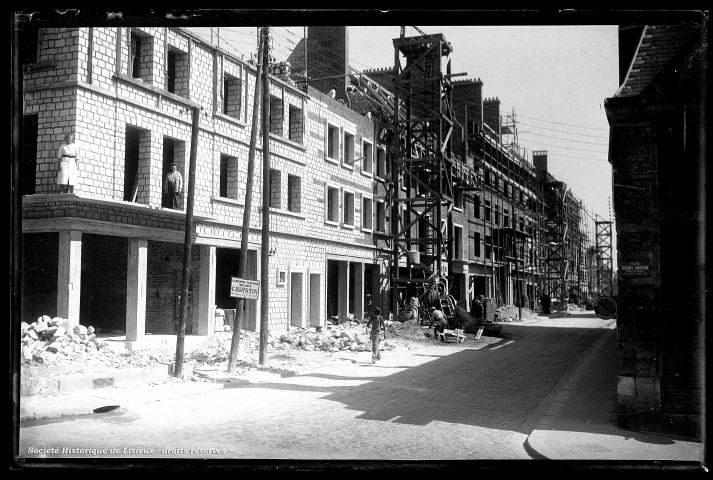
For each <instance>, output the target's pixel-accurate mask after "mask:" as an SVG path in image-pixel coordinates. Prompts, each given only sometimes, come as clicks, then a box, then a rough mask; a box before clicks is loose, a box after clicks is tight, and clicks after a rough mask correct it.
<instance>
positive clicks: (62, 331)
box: [20, 315, 107, 363]
mask: <svg viewBox="0 0 713 480" xmlns="http://www.w3.org/2000/svg"><path fill="white" fill-rule="evenodd" d="M20 331H21V338H22V358H23V360H27V361H34V362H37V363H51V361H52V360H55V359H56V356H57V355H61V356H64V357H83V356H90V355H93V356H96V355H98V354H99V352H100V350H103V349H106V346H107V345H106V342H105V341H103V340H100V339H99V338H98V337H97V336H96V333H95V332H94V328H93V327H85V326H84V325H72V324H71V323H70V321H69V320H67V319H64V318H60V317H54V318H50V317H49V316H47V315H43V316H41V317H39V318H38V319H37V320H36V321H34V322H32V323H31V324H28V323H26V322H22V323H21V324H20Z"/></svg>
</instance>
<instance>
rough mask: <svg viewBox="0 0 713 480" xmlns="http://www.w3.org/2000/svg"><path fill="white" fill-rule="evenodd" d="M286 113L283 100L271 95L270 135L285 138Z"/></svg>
mask: <svg viewBox="0 0 713 480" xmlns="http://www.w3.org/2000/svg"><path fill="white" fill-rule="evenodd" d="M283 117H284V112H283V111H282V99H281V98H277V97H275V96H272V95H270V133H274V134H275V135H279V136H283V135H284V132H283V127H282V121H283Z"/></svg>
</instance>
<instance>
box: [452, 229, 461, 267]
mask: <svg viewBox="0 0 713 480" xmlns="http://www.w3.org/2000/svg"><path fill="white" fill-rule="evenodd" d="M453 258H455V259H456V260H460V259H462V258H463V227H461V226H459V225H453Z"/></svg>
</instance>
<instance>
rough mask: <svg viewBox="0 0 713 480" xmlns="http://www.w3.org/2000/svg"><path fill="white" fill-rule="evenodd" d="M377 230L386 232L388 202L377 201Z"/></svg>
mask: <svg viewBox="0 0 713 480" xmlns="http://www.w3.org/2000/svg"><path fill="white" fill-rule="evenodd" d="M376 231H377V232H382V233H386V204H385V203H384V202H381V201H378V202H376Z"/></svg>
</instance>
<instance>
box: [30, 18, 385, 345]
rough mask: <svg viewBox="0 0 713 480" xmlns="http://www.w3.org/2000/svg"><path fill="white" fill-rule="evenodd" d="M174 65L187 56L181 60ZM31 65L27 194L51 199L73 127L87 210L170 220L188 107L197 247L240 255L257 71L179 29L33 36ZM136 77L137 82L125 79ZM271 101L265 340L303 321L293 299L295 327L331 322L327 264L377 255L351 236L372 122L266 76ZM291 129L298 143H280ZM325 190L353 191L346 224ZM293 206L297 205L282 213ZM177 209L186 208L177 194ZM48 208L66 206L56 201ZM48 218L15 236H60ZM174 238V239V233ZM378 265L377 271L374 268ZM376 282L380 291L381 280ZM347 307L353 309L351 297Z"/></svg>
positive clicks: (258, 181) (258, 160)
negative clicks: (169, 192) (335, 131)
mask: <svg viewBox="0 0 713 480" xmlns="http://www.w3.org/2000/svg"><path fill="white" fill-rule="evenodd" d="M132 33H134V34H136V35H137V37H138V38H139V41H140V43H141V53H140V55H141V58H140V59H139V61H138V65H139V72H138V73H136V72H134V71H133V70H132V63H131V36H132ZM169 51H170V52H172V53H171V54H172V55H175V58H176V59H177V60H176V61H175V75H174V77H175V82H176V83H175V90H174V92H175V93H170V92H168V91H167V90H166V85H167V81H168V77H167V75H169V72H168V61H167V58H168V55H169ZM181 59H184V60H185V59H188V62H187V63H186V62H185V61H184V60H181ZM39 62H44V63H43V64H42V65H44V66H43V67H42V68H39V67H38V68H29V69H28V70H27V71H26V73H25V78H24V92H25V93H24V113H25V115H37V125H38V126H37V158H36V162H37V163H36V165H37V166H36V170H35V195H55V194H56V192H57V189H56V185H55V178H56V174H57V168H58V166H57V159H56V152H57V149H58V147H59V145H60V143H61V141H62V140H63V138H64V135H65V133H68V132H70V131H72V132H74V133H75V135H76V141H77V144H78V146H79V156H78V164H79V171H80V181H79V183H78V184H77V185H75V189H74V191H75V194H76V195H77V196H79V197H82V198H84V199H87V200H89V201H90V202H91V201H96V202H104V203H106V202H109V203H111V204H115V205H117V206H119V208H123V207H121V206H122V205H128V204H131V208H132V209H135V207H136V206H137V205H138V206H142V207H144V208H147V209H156V210H158V211H163V210H165V214H166V215H169V216H175V215H176V212H175V211H174V210H168V209H162V189H163V181H164V177H165V175H166V165H167V159H166V158H164V155H165V153H164V152H165V148H166V147H165V142H168V143H169V144H170V145H171V148H172V150H171V151H172V152H173V154H172V155H173V157H172V158H170V159H168V160H170V161H175V162H176V163H177V164H178V166H179V171H180V172H181V173H182V174H183V178H184V182H185V187H184V193H187V191H188V183H189V176H190V172H189V171H188V169H189V161H190V152H191V128H192V123H191V122H192V117H191V113H192V108H194V107H198V108H200V122H199V135H198V149H197V158H196V169H195V196H194V200H195V201H194V210H193V214H194V229H195V245H196V246H195V247H194V248H197V246H199V245H201V246H213V247H219V248H232V249H238V248H240V237H241V226H242V219H243V211H244V205H245V193H246V188H247V168H248V158H249V144H250V133H251V122H252V114H253V112H252V108H253V95H254V89H255V68H254V67H253V66H251V65H249V64H247V63H245V62H243V61H242V60H240V59H237V58H234V57H231V56H230V55H228V54H227V53H226V52H224V51H222V50H218V49H216V48H215V47H213V46H210V45H208V44H204V43H202V42H201V41H200V40H198V39H197V37H194V36H191V35H190V34H188V33H187V32H185V31H183V30H181V29H171V28H165V27H140V28H129V27H120V28H108V27H93V28H90V27H81V28H51V29H49V28H48V29H43V30H41V37H40V54H39V57H38V65H39ZM225 74H227V75H228V76H229V77H230V79H231V81H233V82H237V83H232V84H230V85H231V86H230V87H229V88H227V89H224V75H225ZM137 75H138V76H139V77H140V78H134V77H136V76H137ZM237 85H239V88H237ZM225 91H228V92H229V94H230V95H232V94H234V92H239V93H237V95H240V98H239V99H235V98H234V99H232V100H231V102H233V103H232V105H236V103H235V102H238V104H239V107H238V111H235V110H230V109H228V111H227V113H228V114H225V113H223V111H224V110H223V105H224V104H225V102H226V101H227V100H226V99H224V98H223V96H224V93H225ZM186 92H187V95H185V93H186ZM270 94H271V96H272V97H274V98H275V99H277V101H276V102H275V103H274V104H275V105H281V111H280V112H272V114H271V121H272V122H281V123H280V124H279V126H275V128H274V131H276V132H278V133H279V134H275V133H271V134H270V147H269V148H270V167H271V168H272V169H274V170H276V171H278V172H279V179H280V180H279V188H276V190H275V192H279V199H277V198H276V201H277V200H279V202H278V203H277V204H275V206H274V207H273V208H271V209H270V232H271V234H270V237H271V238H270V245H271V248H272V247H274V249H275V254H274V255H273V256H271V257H270V260H269V261H270V270H269V272H270V273H269V285H270V309H269V313H268V317H269V328H270V331H271V332H273V333H275V332H280V331H283V330H285V329H287V328H289V326H290V323H291V321H292V322H293V323H294V322H295V321H298V320H295V319H299V318H300V316H299V315H296V314H295V312H292V310H291V308H292V307H291V305H298V304H301V305H302V306H303V309H304V312H303V313H304V314H303V315H302V316H301V317H302V318H303V322H302V323H303V326H309V325H324V323H325V321H326V315H327V309H326V303H327V302H326V293H325V292H327V290H328V289H329V288H332V289H333V288H334V286H331V287H329V286H328V285H327V271H328V264H327V261H328V260H329V259H335V260H338V261H340V262H354V264H362V265H368V264H377V260H376V259H377V258H378V257H379V255H377V252H376V248H375V247H374V245H375V242H374V239H373V237H372V233H371V231H368V230H367V231H364V230H363V229H362V228H361V226H362V218H361V215H362V213H363V212H362V198H363V197H366V198H370V199H374V198H375V182H374V178H373V176H371V175H364V174H363V173H362V166H361V163H360V161H359V159H360V157H361V155H362V152H361V150H362V145H363V141H364V140H366V141H367V142H368V143H370V144H371V145H373V146H374V151H376V147H377V142H376V141H375V140H374V139H373V131H374V126H373V123H372V121H371V120H369V119H366V118H364V117H362V116H360V115H358V114H356V113H354V112H351V114H344V112H345V110H346V109H345V108H343V107H342V106H341V105H339V104H338V103H337V102H335V101H334V100H333V99H331V98H328V97H322V98H317V97H316V96H310V95H308V94H306V93H305V92H303V91H301V90H298V89H297V88H295V87H293V86H291V85H289V84H287V83H284V82H282V81H280V80H277V79H275V78H272V79H271V84H270ZM317 96H319V94H318V93H317ZM327 124H331V125H333V126H336V127H337V128H339V135H340V137H339V145H338V146H337V151H338V152H339V158H338V159H337V160H336V161H330V160H328V159H325V148H326V142H327V139H326V129H327ZM300 129H301V130H300ZM129 132H130V134H131V135H135V137H131V138H137V139H138V140H137V144H136V145H138V147H137V153H135V154H134V153H131V154H130V153H129V152H127V151H126V150H127V144H130V142H127V135H129ZM290 132H292V136H293V138H295V139H297V140H301V143H298V142H295V141H292V140H290V139H289V138H290ZM344 132H347V133H348V134H350V135H353V143H354V151H353V153H351V154H350V156H351V158H352V159H357V160H356V161H354V162H353V163H352V164H350V165H348V164H346V163H345V158H344V145H343V141H344ZM257 138H258V142H257V150H256V152H255V167H254V174H253V193H252V210H251V212H250V215H251V216H250V228H251V232H250V242H249V243H250V249H259V246H260V235H261V228H262V225H261V221H262V219H261V211H262V183H263V182H262V145H261V135H260V134H258V137H257ZM132 145H133V144H132ZM132 148H133V147H132ZM132 155H136V158H137V159H138V160H137V163H136V165H135V167H134V166H132V165H130V162H127V158H130V157H131V156H132ZM224 156H227V157H231V161H232V163H231V166H230V167H229V168H228V169H227V170H226V172H227V173H224V175H226V176H227V178H226V179H224V180H223V181H225V182H226V183H227V189H228V194H227V195H226V196H223V197H221V157H224ZM133 168H135V169H136V188H135V200H134V199H133V198H127V195H129V197H130V196H131V195H130V193H131V191H132V190H131V187H132V185H133V183H134V179H133V176H130V172H133V170H131V169H133ZM290 179H291V180H290ZM326 185H331V186H336V187H337V188H339V189H340V198H343V192H344V191H345V189H346V191H348V192H351V193H353V195H354V197H353V226H349V225H344V222H343V220H344V215H343V213H342V212H340V215H339V222H338V223H336V224H331V223H328V222H326V221H325V218H326V215H325V208H326V205H327V201H326V198H325V186H326ZM127 192H129V193H127ZM132 200H134V201H132ZM278 205H279V206H278ZM290 205H292V206H293V210H298V211H290V209H289V208H290ZM295 205H299V208H296V207H295ZM375 205H376V204H375V203H374V204H373V206H372V209H371V215H372V216H373V217H372V220H371V222H370V223H371V224H372V225H373V224H374V223H375ZM180 206H181V209H182V210H183V211H184V212H185V208H186V197H185V196H184V197H183V198H182V199H181V205H180ZM342 207H343V206H342ZM57 208H58V209H61V208H62V207H61V202H60V205H59V206H58V207H57ZM131 211H133V210H131ZM129 216H130V215H129ZM55 217H56V218H54V219H53V224H52V225H53V226H50V225H49V223H42V222H41V221H40V220H37V221H36V223H33V224H32V225H31V227H28V228H26V229H24V232H26V233H32V232H33V231H48V230H50V231H62V230H64V229H65V228H69V227H65V226H63V223H62V222H63V221H68V219H67V218H66V217H63V216H62V214H57V215H56V216H55ZM69 223H71V222H69V221H68V223H67V225H69ZM110 223H111V222H105V223H101V224H99V225H92V228H96V229H99V230H101V229H105V230H106V231H107V232H112V233H111V234H113V235H119V236H122V235H121V233H117V232H121V229H117V228H116V225H110ZM118 223H121V222H119V221H118ZM129 223H131V222H129ZM72 225H74V224H72ZM79 225H80V226H79V227H76V225H75V226H74V228H78V229H79V230H82V228H84V227H83V225H84V224H83V223H80V224H79ZM141 236H142V235H141V230H138V231H136V230H132V233H131V234H130V235H129V234H128V233H127V238H128V237H132V238H135V237H138V238H141ZM146 238H149V236H148V235H147V236H146ZM172 238H174V240H171V241H174V242H175V236H174V237H172ZM59 255H60V256H61V255H62V252H60V253H59ZM258 257H259V256H258ZM377 265H378V264H377ZM377 268H381V271H382V272H383V271H384V267H383V266H380V267H377ZM280 270H283V271H286V272H287V279H288V281H287V283H286V285H284V286H278V285H277V275H278V271H280ZM201 271H203V270H201ZM208 271H209V270H208ZM258 272H259V270H258ZM293 273H294V274H295V275H303V280H302V285H303V286H302V290H301V291H296V290H293V289H292V287H291V285H290V278H292V277H291V275H292V274H293ZM192 274H193V275H195V276H197V275H198V274H199V273H198V271H197V270H196V271H194V272H192ZM213 274H215V272H213ZM311 275H319V277H316V276H315V277H312V276H311ZM295 278H297V277H295ZM317 278H319V282H320V288H319V290H320V293H319V295H320V298H319V304H320V309H319V315H320V318H319V319H318V320H317V321H315V319H314V312H313V311H308V309H310V308H314V305H316V303H315V301H314V300H313V299H311V297H310V284H311V282H312V281H314V282H317V280H316V279H317ZM379 283H383V282H379ZM315 285H316V283H315V284H314V285H312V287H314V286H315ZM373 288H374V289H377V288H379V285H374V286H373ZM382 288H383V285H382ZM331 291H333V290H331ZM202 294H203V293H202ZM332 294H334V295H337V294H338V293H337V292H335V293H332ZM127 295H129V296H131V295H132V293H131V292H128V293H127ZM291 295H301V296H302V300H301V302H297V303H295V302H292V301H291ZM206 298H207V297H206ZM202 301H209V299H204V300H202ZM357 303H358V304H359V305H361V300H360V301H359V302H357ZM359 308H363V305H362V306H361V307H359ZM197 311H201V312H205V311H211V310H210V309H207V310H206V309H205V308H201V307H199V308H197V309H195V310H194V312H193V315H197V313H196V312H197ZM362 311H363V310H362ZM340 316H341V313H340ZM342 320H343V318H342ZM193 321H194V322H198V323H200V322H203V321H210V319H208V320H206V319H198V320H196V319H195V318H194V320H193Z"/></svg>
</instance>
